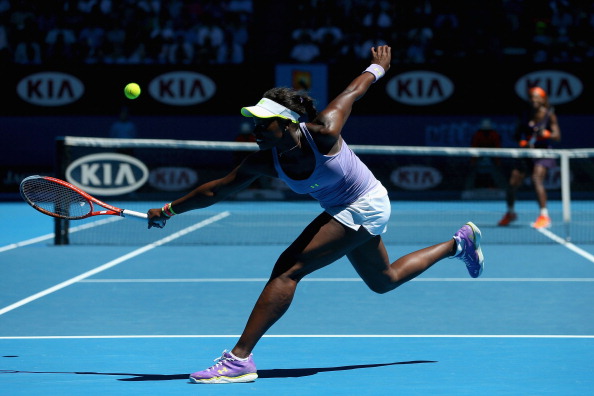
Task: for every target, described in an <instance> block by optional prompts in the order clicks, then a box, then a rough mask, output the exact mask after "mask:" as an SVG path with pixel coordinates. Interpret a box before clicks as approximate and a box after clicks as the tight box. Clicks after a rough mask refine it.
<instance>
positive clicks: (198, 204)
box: [148, 150, 276, 228]
mask: <svg viewBox="0 0 594 396" xmlns="http://www.w3.org/2000/svg"><path fill="white" fill-rule="evenodd" d="M271 158H272V157H271V155H270V150H263V151H257V152H254V153H252V154H250V155H248V156H247V157H246V158H245V159H244V160H243V162H242V163H241V164H240V165H239V166H237V167H236V168H235V169H233V170H232V171H231V172H229V173H228V174H227V175H226V176H225V177H222V178H220V179H216V180H212V181H209V182H206V183H204V184H202V185H200V186H198V187H196V188H195V189H194V190H193V191H191V192H190V193H188V194H186V195H184V196H183V197H181V198H179V199H176V200H175V201H173V202H172V203H171V204H170V205H171V206H170V207H169V210H174V211H175V212H173V213H172V214H180V213H184V212H188V211H190V210H194V209H201V208H206V207H208V206H211V205H213V204H215V203H217V202H219V201H222V200H224V199H225V198H227V197H228V196H230V195H232V194H234V193H237V192H239V191H241V190H244V189H246V188H247V187H249V186H250V184H252V183H253V182H254V181H255V180H256V179H258V178H259V177H260V176H272V177H274V176H275V175H276V171H275V170H274V166H273V164H272V160H271ZM172 207H173V209H172ZM166 211H167V209H166V208H165V207H163V208H155V209H150V210H149V211H148V217H149V218H148V222H149V228H151V227H158V228H163V226H164V225H165V220H167V218H168V216H167V215H166V214H164V213H163V212H166Z"/></svg>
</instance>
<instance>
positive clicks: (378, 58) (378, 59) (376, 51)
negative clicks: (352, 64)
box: [371, 45, 392, 71]
mask: <svg viewBox="0 0 594 396" xmlns="http://www.w3.org/2000/svg"><path fill="white" fill-rule="evenodd" d="M371 56H372V59H371V63H375V64H377V65H380V66H381V67H383V68H384V70H385V71H388V69H389V68H390V62H392V48H390V46H389V45H380V46H378V47H377V48H376V47H371Z"/></svg>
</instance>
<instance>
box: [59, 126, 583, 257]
mask: <svg viewBox="0 0 594 396" xmlns="http://www.w3.org/2000/svg"><path fill="white" fill-rule="evenodd" d="M350 147H351V148H352V149H353V151H355V152H356V153H357V154H358V155H359V156H360V157H361V159H362V160H363V161H364V162H365V163H366V164H367V166H368V167H369V168H370V169H371V170H372V171H373V172H374V174H375V175H376V177H378V179H380V181H381V182H382V183H383V184H384V186H386V188H387V189H388V191H389V194H390V199H391V200H392V217H391V220H390V224H389V230H388V232H387V233H386V234H384V235H383V238H384V241H385V242H386V243H388V244H422V245H426V244H433V243H437V242H441V241H443V240H445V239H447V238H449V237H451V235H452V234H453V232H455V231H456V230H457V228H458V227H459V226H460V225H461V224H463V223H465V222H466V221H469V220H470V221H473V222H474V223H476V224H477V225H478V226H479V227H480V228H481V229H482V230H483V240H484V242H485V243H493V244H546V243H552V241H551V239H550V238H549V237H547V236H546V235H544V234H543V233H540V232H537V231H536V230H534V229H533V228H531V226H530V224H531V222H533V221H534V220H535V219H536V217H537V215H538V205H537V203H536V196H535V193H534V190H533V187H532V186H531V184H530V178H529V174H530V172H528V173H527V175H528V177H527V178H526V183H525V185H523V186H522V187H521V188H520V190H519V191H518V193H517V198H518V200H517V203H516V212H517V213H518V220H517V221H516V222H514V223H512V224H511V225H510V226H508V227H498V226H497V222H498V221H499V219H500V218H501V217H502V215H503V214H504V212H505V210H506V204H505V191H506V188H507V180H508V178H509V174H510V172H511V169H512V167H513V166H514V164H515V163H516V162H518V161H532V160H533V159H535V158H554V159H555V161H556V162H557V165H558V166H557V167H556V168H554V169H552V170H551V171H550V172H548V176H547V179H546V188H547V193H548V198H549V205H548V207H549V213H550V217H551V219H552V221H553V225H552V227H551V228H550V229H549V231H550V232H552V233H553V234H554V235H557V236H559V237H560V238H563V239H566V240H571V241H572V242H579V243H592V242H594V227H593V225H594V149H575V150H565V149H563V150H536V149H534V150H525V149H487V148H458V147H407V146H370V145H350ZM56 150H57V158H58V160H59V161H58V164H57V171H56V176H57V177H60V178H65V179H66V180H68V181H70V182H72V183H73V184H75V185H77V186H78V187H80V188H82V189H83V190H86V191H87V192H89V193H90V194H91V195H94V196H96V197H97V198H99V199H102V200H104V201H106V202H107V203H110V204H114V205H116V206H119V207H122V208H126V209H132V210H136V211H140V212H146V211H147V210H148V209H149V208H155V207H161V206H162V205H163V203H165V202H171V201H173V200H175V199H176V198H178V197H180V196H182V195H184V194H185V193H186V192H189V191H191V190H192V189H193V188H194V187H196V186H197V185H199V184H201V183H203V182H205V181H208V180H212V179H215V178H218V177H222V176H223V175H225V174H226V173H227V172H228V171H229V170H231V169H232V168H233V167H234V166H236V165H237V164H238V163H239V162H240V161H241V159H242V158H243V157H244V156H245V155H246V154H247V153H249V152H251V151H255V150H257V147H256V145H255V144H253V143H240V142H212V141H188V140H165V139H163V140H161V139H108V138H86V137H64V138H60V139H58V140H57V149H56ZM321 210H322V209H321V208H320V206H319V205H318V204H317V202H315V201H314V200H313V199H312V198H310V197H309V196H302V195H296V194H294V193H293V192H292V191H290V190H289V189H288V188H287V186H286V185H285V184H284V183H282V182H280V181H279V180H277V179H267V178H262V179H260V180H258V181H256V182H255V183H254V184H253V185H252V186H250V187H248V188H247V189H246V190H244V191H242V192H240V193H238V194H236V195H235V196H232V197H230V198H229V199H228V200H226V201H224V202H220V203H218V204H216V205H214V206H211V207H209V208H206V209H201V210H196V211H192V212H188V213H184V214H182V215H179V216H176V217H174V218H173V219H171V220H170V221H169V222H168V224H167V226H166V227H165V228H164V229H162V230H158V229H151V230H147V229H146V228H147V227H146V224H142V223H139V222H135V221H130V220H122V221H118V220H120V219H118V218H113V219H111V218H110V219H100V218H97V217H94V218H91V219H87V220H83V221H76V222H68V221H64V220H56V223H55V235H56V237H55V243H56V244H90V245H97V244H102V245H117V244H129V245H138V244H146V243H151V242H154V241H156V240H159V239H161V238H164V237H166V236H168V235H176V238H175V239H174V240H173V241H172V242H171V243H172V244H176V245H275V244H279V245H286V244H289V243H291V242H292V241H293V240H294V239H295V238H296V237H297V235H299V233H300V232H301V230H302V229H303V228H304V227H305V226H306V225H307V224H308V223H309V222H310V221H311V220H312V219H313V218H314V217H315V216H317V215H318V214H319V213H320V212H321ZM222 214H223V215H222ZM212 219H216V220H212ZM179 233H182V235H181V236H179V237H177V235H179Z"/></svg>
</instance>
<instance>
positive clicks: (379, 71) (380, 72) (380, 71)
mask: <svg viewBox="0 0 594 396" xmlns="http://www.w3.org/2000/svg"><path fill="white" fill-rule="evenodd" d="M365 72H369V73H371V74H373V75H374V76H375V81H374V82H376V81H377V80H379V79H380V78H382V77H383V76H384V74H386V71H385V70H384V68H383V67H381V66H380V65H378V64H377V63H372V64H371V65H370V66H369V67H368V68H367V69H365V70H364V71H363V73H365Z"/></svg>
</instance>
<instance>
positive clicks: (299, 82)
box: [270, 64, 328, 111]
mask: <svg viewBox="0 0 594 396" xmlns="http://www.w3.org/2000/svg"><path fill="white" fill-rule="evenodd" d="M276 86H278V87H290V88H294V89H297V90H304V91H307V92H308V93H309V95H310V96H312V97H313V98H314V99H316V108H317V109H318V110H320V111H321V110H323V109H324V108H325V107H326V105H327V104H328V66H327V65H324V64H316V65H302V64H282V65H277V66H276ZM270 88H272V87H270Z"/></svg>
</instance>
